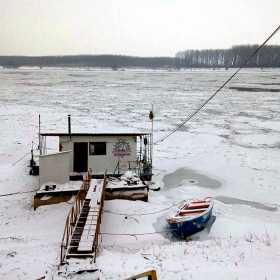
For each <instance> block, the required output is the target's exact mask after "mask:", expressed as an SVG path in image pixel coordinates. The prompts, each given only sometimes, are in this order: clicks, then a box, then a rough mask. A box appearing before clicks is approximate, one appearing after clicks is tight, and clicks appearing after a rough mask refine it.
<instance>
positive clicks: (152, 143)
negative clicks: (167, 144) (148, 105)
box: [150, 103, 154, 163]
mask: <svg viewBox="0 0 280 280" xmlns="http://www.w3.org/2000/svg"><path fill="white" fill-rule="evenodd" d="M152 112H153V118H152V137H151V143H150V144H151V163H152V162H153V145H154V106H153V103H152Z"/></svg>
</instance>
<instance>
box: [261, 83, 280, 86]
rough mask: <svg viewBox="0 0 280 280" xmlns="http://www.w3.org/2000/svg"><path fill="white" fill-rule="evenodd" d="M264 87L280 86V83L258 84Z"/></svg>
mask: <svg viewBox="0 0 280 280" xmlns="http://www.w3.org/2000/svg"><path fill="white" fill-rule="evenodd" d="M258 84H259V85H263V86H280V83H258Z"/></svg>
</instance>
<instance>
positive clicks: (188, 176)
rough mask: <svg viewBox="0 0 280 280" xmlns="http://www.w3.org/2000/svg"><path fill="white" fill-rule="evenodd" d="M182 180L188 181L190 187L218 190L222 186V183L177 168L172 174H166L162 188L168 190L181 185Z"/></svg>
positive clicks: (194, 172)
mask: <svg viewBox="0 0 280 280" xmlns="http://www.w3.org/2000/svg"><path fill="white" fill-rule="evenodd" d="M183 180H186V181H188V182H189V184H190V185H197V186H199V187H203V188H211V189H218V188H220V187H221V186H222V183H221V182H219V181H218V180H215V179H212V178H210V177H208V176H206V175H203V174H201V173H198V172H196V171H195V170H191V169H187V168H179V169H177V170H176V171H174V172H173V173H170V174H167V175H165V176H164V177H163V183H164V187H165V188H166V189H170V188H172V187H176V186H179V185H182V183H183Z"/></svg>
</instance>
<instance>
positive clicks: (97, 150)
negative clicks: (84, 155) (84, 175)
mask: <svg viewBox="0 0 280 280" xmlns="http://www.w3.org/2000/svg"><path fill="white" fill-rule="evenodd" d="M89 154H90V155H106V142H90V143H89Z"/></svg>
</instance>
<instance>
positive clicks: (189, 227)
mask: <svg viewBox="0 0 280 280" xmlns="http://www.w3.org/2000/svg"><path fill="white" fill-rule="evenodd" d="M208 203H209V206H208V208H207V209H205V210H198V211H197V212H201V211H202V212H201V213H197V214H194V212H195V211H196V210H187V211H186V212H189V214H185V215H184V214H182V213H184V210H183V209H180V210H179V212H177V213H176V214H175V215H174V213H173V214H170V215H169V216H168V217H167V219H166V221H167V223H168V225H169V226H170V228H171V229H172V230H173V231H174V232H176V233H177V234H178V235H180V236H182V237H183V238H186V237H188V236H190V235H192V234H194V233H196V232H198V231H200V230H203V229H204V228H205V225H206V223H207V222H208V221H209V219H210V218H211V216H212V210H213V205H214V203H213V200H212V199H211V200H210V201H208ZM191 212H192V214H190V213H191ZM178 213H181V214H179V215H178Z"/></svg>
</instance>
